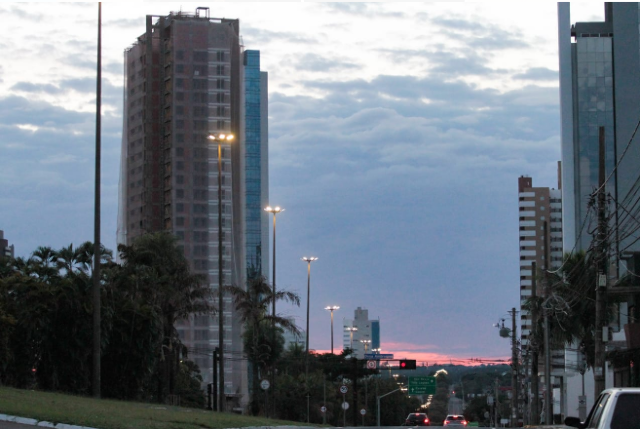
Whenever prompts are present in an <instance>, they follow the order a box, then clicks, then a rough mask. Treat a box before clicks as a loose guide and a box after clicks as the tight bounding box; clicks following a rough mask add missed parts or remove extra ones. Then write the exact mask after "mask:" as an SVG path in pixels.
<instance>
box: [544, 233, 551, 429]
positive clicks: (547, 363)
mask: <svg viewBox="0 0 640 429" xmlns="http://www.w3.org/2000/svg"><path fill="white" fill-rule="evenodd" d="M543 228H544V304H547V303H548V301H549V295H550V291H549V277H548V275H547V274H548V272H549V271H548V270H549V240H548V237H549V235H548V234H547V221H544V222H543ZM542 314H543V315H544V424H545V425H549V424H552V421H553V408H552V406H553V404H552V402H553V390H552V386H551V346H550V344H549V310H548V309H546V308H544V307H542Z"/></svg>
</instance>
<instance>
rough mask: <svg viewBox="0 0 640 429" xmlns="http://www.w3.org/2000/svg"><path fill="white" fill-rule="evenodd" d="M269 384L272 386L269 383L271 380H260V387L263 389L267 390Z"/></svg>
mask: <svg viewBox="0 0 640 429" xmlns="http://www.w3.org/2000/svg"><path fill="white" fill-rule="evenodd" d="M269 386H271V384H269V380H262V381H261V382H260V387H262V390H267V389H268V388H269Z"/></svg>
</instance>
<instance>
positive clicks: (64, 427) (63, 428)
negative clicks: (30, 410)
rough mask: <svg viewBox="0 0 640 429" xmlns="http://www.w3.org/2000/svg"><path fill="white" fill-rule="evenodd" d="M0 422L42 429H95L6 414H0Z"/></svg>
mask: <svg viewBox="0 0 640 429" xmlns="http://www.w3.org/2000/svg"><path fill="white" fill-rule="evenodd" d="M0 422H11V423H20V424H23V425H30V426H37V427H43V428H54V429H96V428H91V427H87V426H77V425H69V424H66V423H58V424H55V423H51V422H46V421H41V420H36V419H29V418H26V417H16V416H9V415H7V414H0Z"/></svg>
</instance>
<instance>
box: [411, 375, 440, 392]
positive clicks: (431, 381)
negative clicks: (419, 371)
mask: <svg viewBox="0 0 640 429" xmlns="http://www.w3.org/2000/svg"><path fill="white" fill-rule="evenodd" d="M436 386H437V384H436V378H435V377H425V376H419V377H409V391H408V393H409V395H435V394H436Z"/></svg>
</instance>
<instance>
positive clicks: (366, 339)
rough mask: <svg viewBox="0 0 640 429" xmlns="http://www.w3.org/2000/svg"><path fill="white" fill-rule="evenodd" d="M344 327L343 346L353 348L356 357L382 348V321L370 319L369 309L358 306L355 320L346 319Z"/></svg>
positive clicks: (354, 316) (361, 356)
mask: <svg viewBox="0 0 640 429" xmlns="http://www.w3.org/2000/svg"><path fill="white" fill-rule="evenodd" d="M343 328H344V336H343V339H342V346H343V348H344V349H347V348H351V349H353V353H354V356H355V357H356V358H358V359H364V355H365V353H373V352H375V351H379V350H380V321H379V320H369V310H367V309H364V308H361V307H358V308H356V310H355V311H354V315H353V320H349V319H344V321H343Z"/></svg>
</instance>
